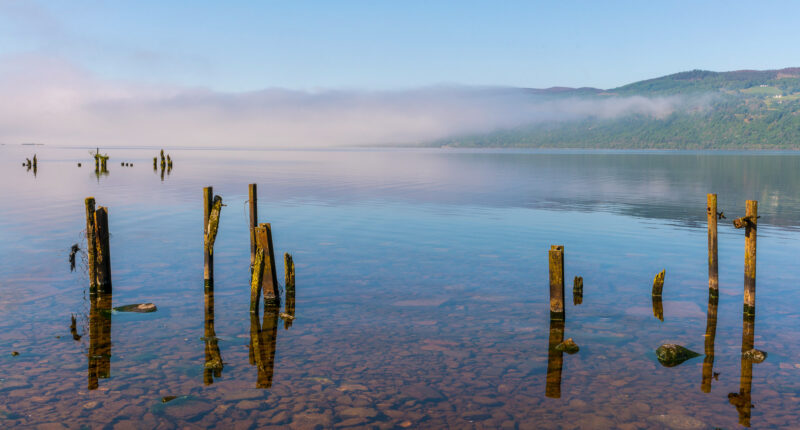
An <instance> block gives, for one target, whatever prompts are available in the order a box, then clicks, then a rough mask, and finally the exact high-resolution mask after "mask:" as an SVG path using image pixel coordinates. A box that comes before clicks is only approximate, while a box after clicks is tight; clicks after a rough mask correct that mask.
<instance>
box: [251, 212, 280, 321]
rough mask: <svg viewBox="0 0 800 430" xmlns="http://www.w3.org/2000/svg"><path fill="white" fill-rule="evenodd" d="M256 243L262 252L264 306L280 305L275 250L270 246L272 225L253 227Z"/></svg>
mask: <svg viewBox="0 0 800 430" xmlns="http://www.w3.org/2000/svg"><path fill="white" fill-rule="evenodd" d="M255 231H256V244H257V245H258V247H259V248H261V249H263V252H264V273H263V276H262V281H261V289H262V292H263V294H264V308H265V309H266V308H267V307H280V303H281V299H280V292H279V291H278V275H277V271H276V270H275V252H274V251H273V248H272V226H270V224H266V223H265V224H259V226H258V227H256V229H255Z"/></svg>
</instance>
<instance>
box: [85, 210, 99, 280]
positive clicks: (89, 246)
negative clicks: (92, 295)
mask: <svg viewBox="0 0 800 430" xmlns="http://www.w3.org/2000/svg"><path fill="white" fill-rule="evenodd" d="M85 204H86V254H87V259H88V263H89V292H95V291H96V290H97V271H96V270H97V269H96V268H95V259H96V258H97V254H96V251H95V238H94V232H95V228H94V197H87V198H86V201H85Z"/></svg>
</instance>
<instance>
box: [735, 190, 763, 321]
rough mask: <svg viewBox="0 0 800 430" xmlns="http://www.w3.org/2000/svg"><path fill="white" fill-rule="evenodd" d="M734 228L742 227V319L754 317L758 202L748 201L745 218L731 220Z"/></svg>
mask: <svg viewBox="0 0 800 430" xmlns="http://www.w3.org/2000/svg"><path fill="white" fill-rule="evenodd" d="M733 225H734V227H736V228H742V227H744V306H743V311H744V318H745V319H753V318H755V316H756V235H757V232H758V202H757V201H755V200H748V201H747V203H746V211H745V216H744V217H742V218H737V219H735V220H733Z"/></svg>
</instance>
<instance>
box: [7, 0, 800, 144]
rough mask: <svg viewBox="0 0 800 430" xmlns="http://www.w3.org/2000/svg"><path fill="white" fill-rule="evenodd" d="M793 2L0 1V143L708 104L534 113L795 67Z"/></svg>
mask: <svg viewBox="0 0 800 430" xmlns="http://www.w3.org/2000/svg"><path fill="white" fill-rule="evenodd" d="M798 17H800V2H760V3H754V2H738V3H737V2H730V1H726V2H711V1H700V2H697V1H692V2H689V1H686V2H677V1H673V2H654V1H629V2H612V1H592V2H589V1H586V2H578V1H567V2H541V3H537V2H533V1H518V2H517V1H508V0H504V1H493V2H489V1H486V2H476V1H464V0H461V1H457V2H455V1H454V2H444V1H431V0H426V1H410V0H404V1H377V0H375V1H333V0H328V1H318V2H310V1H296V0H293V1H282V2H267V1H252V2H234V1H224V2H221V1H199V0H193V1H185V2H178V1H162V0H159V1H149V0H146V1H91V2H90V1H82V0H69V1H32V0H0V143H20V142H44V143H47V144H53V145H87V146H95V145H103V146H114V145H163V144H164V143H167V142H168V143H169V144H172V145H184V146H208V145H229V146H246V147H265V146H283V147H286V146H331V145H350V144H358V145H362V144H367V145H369V144H387V143H388V144H391V143H420V142H424V141H430V140H433V139H438V138H443V137H449V136H453V135H458V134H469V133H483V132H488V131H492V130H496V129H499V128H509V127H516V126H520V125H527V124H533V123H541V122H548V121H564V120H572V119H580V118H586V117H596V118H616V117H619V116H624V115H630V114H634V113H637V114H645V115H650V116H653V117H655V118H658V117H664V116H665V115H669V114H670V113H671V112H673V111H675V110H676V109H683V108H685V107H687V106H694V107H697V106H698V103H701V104H702V103H704V102H703V100H687V99H685V98H682V97H673V98H643V97H632V98H614V99H609V100H593V101H592V100H577V99H576V100H561V101H559V102H552V101H543V100H540V99H537V98H536V97H533V96H530V95H525V94H520V93H519V92H514V91H508V90H507V88H508V87H537V88H542V87H550V86H595V87H600V88H613V87H616V86H619V85H623V84H626V83H630V82H633V81H636V80H641V79H648V78H653V77H657V76H660V75H664V74H669V73H674V72H677V71H683V70H691V69H695V68H702V69H710V70H719V71H724V70H736V69H742V68H754V69H766V68H781V67H786V66H800V43H797V42H798V37H797V35H798V31H797V27H798V24H797V22H796V21H797V19H798Z"/></svg>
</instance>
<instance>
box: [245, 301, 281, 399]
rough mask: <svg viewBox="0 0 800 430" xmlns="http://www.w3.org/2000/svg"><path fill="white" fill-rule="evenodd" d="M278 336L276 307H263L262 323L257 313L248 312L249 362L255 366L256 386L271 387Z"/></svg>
mask: <svg viewBox="0 0 800 430" xmlns="http://www.w3.org/2000/svg"><path fill="white" fill-rule="evenodd" d="M277 337H278V310H277V308H266V309H264V320H263V323H262V322H259V320H258V314H250V354H249V355H250V364H251V365H255V366H256V371H257V374H258V376H257V379H256V388H270V387H272V375H273V372H274V368H275V347H276V343H277V342H276V340H277Z"/></svg>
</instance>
